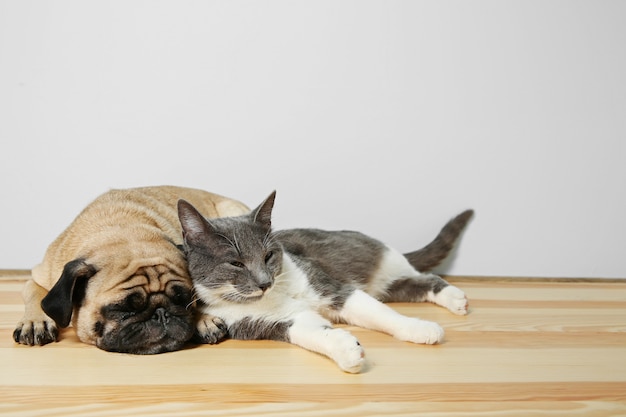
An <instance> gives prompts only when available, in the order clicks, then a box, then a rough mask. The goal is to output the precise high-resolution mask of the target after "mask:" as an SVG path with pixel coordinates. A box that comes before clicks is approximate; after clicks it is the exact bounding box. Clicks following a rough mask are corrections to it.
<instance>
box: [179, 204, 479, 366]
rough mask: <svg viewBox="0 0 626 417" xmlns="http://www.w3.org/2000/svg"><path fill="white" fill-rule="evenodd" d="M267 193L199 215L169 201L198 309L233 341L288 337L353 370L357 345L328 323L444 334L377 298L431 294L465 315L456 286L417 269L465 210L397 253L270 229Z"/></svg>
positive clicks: (331, 236)
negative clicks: (424, 241) (248, 203)
mask: <svg viewBox="0 0 626 417" xmlns="http://www.w3.org/2000/svg"><path fill="white" fill-rule="evenodd" d="M274 199H275V192H274V193H272V194H271V195H270V196H269V197H268V198H267V199H266V200H265V201H264V202H263V203H261V205H259V206H258V207H257V208H256V209H255V210H253V211H252V212H251V213H249V214H247V215H243V216H238V217H226V218H217V219H211V220H207V219H205V218H204V217H203V216H202V215H201V214H200V213H199V212H198V211H197V210H196V209H195V208H194V207H193V206H192V205H191V204H189V203H188V202H186V201H184V200H181V201H179V202H178V216H179V219H180V222H181V224H182V228H183V236H184V250H185V253H186V255H187V261H188V265H189V272H190V275H191V278H192V280H193V284H194V288H195V291H196V295H197V297H198V298H199V300H200V301H201V302H202V303H203V304H204V306H203V307H202V308H204V309H206V310H207V311H209V312H210V313H211V314H212V315H213V316H217V317H220V318H221V319H222V320H223V321H224V325H225V326H226V328H227V331H228V335H229V336H230V337H231V338H233V339H241V340H253V339H269V340H280V341H285V342H290V343H293V344H295V345H299V346H301V347H303V348H305V349H309V350H311V351H314V352H318V353H321V354H323V355H326V356H328V357H329V358H331V359H333V360H334V361H335V362H336V363H337V364H338V365H339V367H340V368H341V369H342V370H344V371H346V372H351V373H356V372H359V371H360V370H361V368H362V366H363V363H364V356H365V355H364V351H363V348H362V346H361V345H360V344H359V342H358V340H357V339H356V338H355V337H354V336H353V335H352V334H350V333H349V332H348V331H346V330H344V329H341V328H334V327H333V326H332V324H331V322H332V323H347V324H350V325H355V326H360V327H364V328H367V329H372V330H377V331H381V332H384V333H388V334H390V335H393V336H394V337H396V338H398V339H400V340H405V341H410V342H413V343H425V344H435V343H438V342H440V341H441V340H442V339H443V335H444V332H443V329H442V328H441V327H440V326H439V325H438V324H436V323H433V322H430V321H425V320H420V319H417V318H412V317H406V316H403V315H401V314H399V313H398V312H396V311H395V310H393V309H392V308H391V307H389V306H387V305H386V304H383V303H384V302H393V301H397V302H420V301H430V302H433V303H435V304H438V305H441V306H443V307H446V308H447V309H448V310H450V311H452V312H453V313H455V314H461V315H462V314H467V309H468V301H467V298H466V297H465V293H464V292H463V291H461V290H460V289H458V288H456V287H454V286H452V285H449V284H448V283H447V282H446V281H444V280H443V279H442V278H440V277H438V276H436V275H432V274H424V273H422V272H419V271H428V270H431V269H432V268H434V267H435V266H437V265H438V264H439V263H440V262H441V261H442V260H443V259H444V258H445V257H446V256H447V255H448V252H449V251H450V250H451V249H452V247H453V245H454V243H455V241H456V239H457V238H458V236H459V234H460V233H461V231H462V230H463V228H464V227H465V225H466V224H467V222H468V221H469V219H470V217H471V216H472V213H473V212H472V211H471V210H468V211H465V212H463V213H461V214H460V215H458V216H457V217H455V218H454V219H452V220H450V221H449V222H448V223H447V224H446V225H445V226H444V227H443V229H442V230H441V232H440V233H439V235H438V236H437V237H436V238H435V240H433V241H432V242H431V243H430V244H429V245H427V246H426V247H424V248H423V249H420V250H418V251H415V252H411V253H408V254H405V255H403V254H401V253H399V252H398V251H396V250H394V249H392V248H390V247H388V246H386V245H385V244H383V243H381V242H379V241H378V240H375V239H372V238H370V237H368V236H365V235H363V234H361V233H358V232H350V231H332V232H330V231H323V230H317V229H292V230H282V231H273V230H272V228H271V214H272V208H273V206H274Z"/></svg>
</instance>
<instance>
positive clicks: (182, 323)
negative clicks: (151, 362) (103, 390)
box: [76, 266, 194, 354]
mask: <svg viewBox="0 0 626 417" xmlns="http://www.w3.org/2000/svg"><path fill="white" fill-rule="evenodd" d="M114 293H115V294H116V295H117V296H116V297H115V298H116V301H114V302H112V303H111V302H109V303H107V304H104V305H98V303H97V302H95V301H94V302H90V303H89V304H91V305H94V306H97V307H95V309H93V310H92V309H91V308H90V309H89V310H91V311H89V313H91V314H90V317H85V311H81V312H80V313H79V315H78V316H77V321H76V323H77V327H78V328H79V329H80V332H81V333H83V334H82V335H79V336H84V337H85V338H86V337H87V335H84V332H85V331H88V332H89V333H90V336H91V337H92V338H93V340H94V343H95V345H96V346H98V347H99V348H100V349H103V350H107V351H113V352H127V353H135V354H152V353H161V352H168V351H173V350H177V349H179V348H180V347H181V346H182V345H183V343H185V342H186V341H188V340H189V339H190V338H191V337H192V336H193V331H194V323H193V314H192V310H191V304H192V299H191V294H192V291H191V288H190V286H189V283H188V280H185V279H183V278H182V277H179V276H176V275H174V274H173V273H172V272H171V271H170V270H169V269H167V268H166V267H164V266H152V267H144V268H141V269H140V270H138V271H137V273H136V274H134V275H133V276H132V277H130V279H129V280H127V281H126V282H125V283H124V284H123V287H122V288H116V290H115V291H114Z"/></svg>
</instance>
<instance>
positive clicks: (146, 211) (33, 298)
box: [13, 186, 249, 354]
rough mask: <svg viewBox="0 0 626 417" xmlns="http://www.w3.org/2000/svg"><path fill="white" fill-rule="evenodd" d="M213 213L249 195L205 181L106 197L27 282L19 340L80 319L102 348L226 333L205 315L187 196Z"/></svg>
mask: <svg viewBox="0 0 626 417" xmlns="http://www.w3.org/2000/svg"><path fill="white" fill-rule="evenodd" d="M181 198H182V199H185V200H187V201H189V202H191V203H192V204H193V205H194V206H196V207H198V208H199V210H200V211H201V212H202V214H203V215H204V216H206V217H223V216H237V215H241V214H245V213H247V212H248V211H249V209H248V207H246V206H245V205H244V204H243V203H241V202H239V201H236V200H233V199H231V198H227V197H224V196H220V195H217V194H213V193H209V192H206V191H202V190H196V189H190V188H182V187H173V186H158V187H143V188H132V189H125V190H111V191H109V192H106V193H105V194H103V195H101V196H100V197H98V198H96V199H95V200H94V201H93V202H92V203H91V204H89V205H88V206H87V207H86V208H85V209H84V210H83V211H82V212H81V213H80V214H79V215H78V216H77V217H76V219H75V220H74V221H73V222H72V223H71V224H70V226H69V227H68V228H67V229H66V230H65V231H64V232H63V233H62V234H61V235H60V236H59V237H58V238H57V239H56V240H55V241H54V242H53V243H52V244H51V245H50V246H49V247H48V249H47V251H46V254H45V256H44V259H43V262H42V263H41V264H39V265H37V266H36V267H35V268H34V269H33V270H32V279H31V280H29V281H27V282H26V284H25V287H24V290H23V298H24V304H25V313H24V317H23V318H22V320H21V321H20V322H19V323H18V324H17V326H16V328H15V331H14V332H13V338H14V339H15V341H16V342H17V343H21V344H24V345H30V346H33V345H45V344H47V343H50V342H54V341H56V340H58V337H59V330H58V329H59V328H63V327H68V326H69V324H70V322H71V323H72V325H73V327H74V329H75V330H76V334H77V336H78V338H79V339H80V340H81V341H82V342H84V343H89V344H93V345H95V346H97V347H98V348H100V349H103V350H106V351H112V352H124V353H131V354H156V353H162V352H169V351H174V350H177V349H180V348H181V347H182V346H183V344H185V343H186V342H188V341H189V340H190V339H191V338H192V337H194V335H195V337H196V338H197V339H199V341H201V342H205V343H216V342H218V341H219V340H220V339H222V338H224V337H225V335H226V334H225V330H224V329H225V327H224V326H223V323H222V322H221V320H220V319H219V318H218V317H212V316H209V315H205V314H203V315H198V313H196V311H197V310H196V309H195V308H193V306H194V303H195V300H194V296H193V287H192V284H191V279H190V277H189V274H188V272H187V262H186V260H185V257H184V254H183V252H182V250H181V248H182V246H181V245H182V230H181V226H180V222H179V220H178V213H177V202H178V200H179V199H181Z"/></svg>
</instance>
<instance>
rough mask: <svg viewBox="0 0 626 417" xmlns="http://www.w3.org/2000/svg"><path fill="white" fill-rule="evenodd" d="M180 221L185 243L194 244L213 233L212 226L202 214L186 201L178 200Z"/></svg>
mask: <svg viewBox="0 0 626 417" xmlns="http://www.w3.org/2000/svg"><path fill="white" fill-rule="evenodd" d="M178 219H179V220H180V225H181V226H182V228H183V239H184V240H185V242H194V241H196V240H197V239H198V238H200V237H202V236H206V234H207V233H210V231H211V225H210V224H209V222H208V221H207V220H206V219H205V218H204V216H203V215H202V214H200V212H199V211H198V210H197V209H196V208H195V207H194V206H192V205H191V204H190V203H188V202H187V201H185V200H182V199H181V200H178Z"/></svg>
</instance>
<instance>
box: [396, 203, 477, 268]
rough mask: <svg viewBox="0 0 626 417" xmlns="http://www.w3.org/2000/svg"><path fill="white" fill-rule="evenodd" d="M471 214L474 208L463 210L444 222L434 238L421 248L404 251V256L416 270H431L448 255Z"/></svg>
mask: <svg viewBox="0 0 626 417" xmlns="http://www.w3.org/2000/svg"><path fill="white" fill-rule="evenodd" d="M473 214H474V210H465V211H464V212H463V213H461V214H459V215H458V216H456V217H455V218H453V219H452V220H450V221H449V222H448V223H446V225H445V226H443V228H442V229H441V231H440V232H439V234H438V235H437V237H436V238H435V240H433V241H432V242H430V243H429V244H428V245H426V246H424V247H423V248H422V249H419V250H416V251H414V252H409V253H405V254H404V256H405V257H406V258H407V259H408V261H409V263H410V264H411V265H413V267H414V268H415V269H417V270H418V271H420V272H427V271H430V270H432V269H433V268H435V267H436V266H437V265H439V264H440V263H441V262H442V261H443V260H444V259H445V258H446V257H447V256H448V254H449V253H450V251H451V250H452V248H453V247H454V244H455V243H456V241H457V239H458V238H459V236H460V234H461V232H462V231H463V229H464V228H465V226H466V225H467V222H469V220H470V219H471V218H472V215H473Z"/></svg>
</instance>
